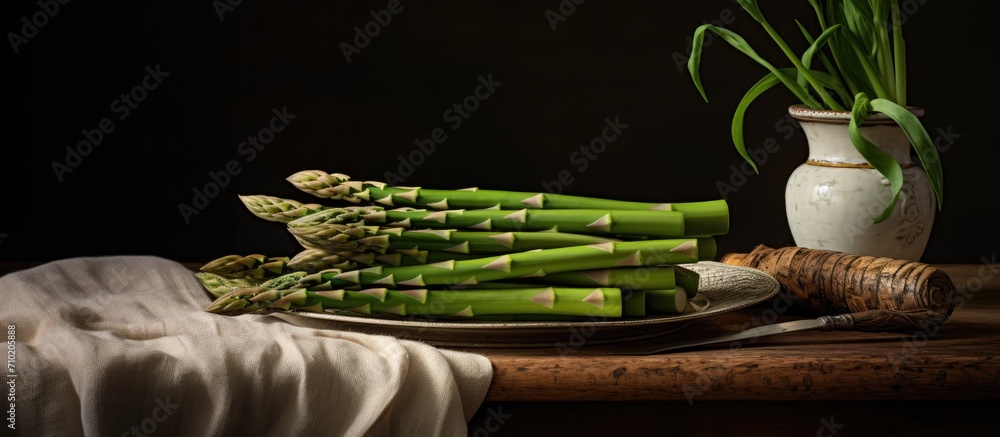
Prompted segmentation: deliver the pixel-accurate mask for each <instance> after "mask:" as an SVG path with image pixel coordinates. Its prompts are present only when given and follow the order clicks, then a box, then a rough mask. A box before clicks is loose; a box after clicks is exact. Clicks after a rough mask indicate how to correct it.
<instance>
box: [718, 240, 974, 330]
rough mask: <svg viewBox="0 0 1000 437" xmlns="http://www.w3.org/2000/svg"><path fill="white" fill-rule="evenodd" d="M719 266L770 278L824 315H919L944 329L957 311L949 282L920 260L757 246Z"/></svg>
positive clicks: (798, 302)
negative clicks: (748, 269) (747, 269)
mask: <svg viewBox="0 0 1000 437" xmlns="http://www.w3.org/2000/svg"><path fill="white" fill-rule="evenodd" d="M720 262H722V263H724V264H729V265H736V266H744V267H752V268H756V269H758V270H761V271H763V272H765V273H767V274H769V275H771V276H772V277H774V278H775V279H777V280H778V282H779V283H780V284H781V288H782V292H784V293H786V294H787V295H789V296H790V297H791V298H792V299H793V300H794V301H795V302H796V305H797V306H801V307H804V308H806V309H809V310H812V311H815V312H817V313H820V314H825V315H836V314H844V313H862V312H865V311H873V310H874V311H878V312H881V313H883V314H886V313H891V314H897V315H903V316H904V317H905V316H906V314H919V316H918V318H919V320H920V321H921V323H932V324H935V325H943V324H944V323H946V322H947V321H948V319H949V318H950V317H951V313H952V311H953V310H954V308H955V293H956V288H955V284H954V282H952V280H951V277H949V276H948V274H947V273H945V272H944V271H943V270H941V269H938V268H936V267H933V266H931V265H928V264H925V263H921V262H916V261H910V260H904V259H895V258H886V257H875V256H862V255H850V254H846V253H842V252H836V251H830V250H820V249H809V248H804V247H797V246H788V247H782V248H779V249H774V248H771V247H768V246H765V245H758V246H757V247H755V248H754V249H753V251H751V252H750V253H729V254H726V255H724V256H723V257H722V258H721V259H720ZM869 314H871V313H869Z"/></svg>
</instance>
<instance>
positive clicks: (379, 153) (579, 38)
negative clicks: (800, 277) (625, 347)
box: [0, 0, 1000, 262]
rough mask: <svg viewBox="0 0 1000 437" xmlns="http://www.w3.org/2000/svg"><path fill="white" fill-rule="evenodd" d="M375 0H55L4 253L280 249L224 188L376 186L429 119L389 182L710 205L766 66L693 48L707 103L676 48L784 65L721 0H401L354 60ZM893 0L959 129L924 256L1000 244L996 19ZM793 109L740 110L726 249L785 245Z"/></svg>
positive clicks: (793, 7) (774, 15)
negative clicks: (123, 104)
mask: <svg viewBox="0 0 1000 437" xmlns="http://www.w3.org/2000/svg"><path fill="white" fill-rule="evenodd" d="M216 3H217V4H225V3H224V0H223V2H216ZM387 3H388V2H387V1H383V0H374V1H371V0H366V1H351V2H294V1H292V2H262V1H254V0H245V1H243V2H242V3H241V4H239V5H237V6H235V7H234V8H233V10H231V11H223V15H222V17H221V19H220V15H219V12H218V11H217V10H216V8H215V6H213V2H210V1H207V0H206V1H202V2H70V3H67V4H65V5H60V6H59V10H58V12H57V13H56V14H55V15H54V16H52V17H51V18H49V19H48V20H47V22H46V23H45V25H44V26H42V27H40V28H38V29H37V34H36V35H34V36H33V37H31V38H30V39H29V40H28V43H27V44H21V45H19V46H18V52H17V53H14V49H13V48H12V47H11V46H10V44H8V46H7V48H5V49H4V51H5V52H6V55H5V57H6V60H5V61H4V63H5V65H6V66H7V68H5V70H6V71H7V73H8V74H7V77H8V79H7V80H6V81H5V88H6V89H7V93H6V94H5V95H6V96H8V97H7V98H6V99H5V100H6V101H7V107H8V108H10V110H11V112H9V113H8V115H7V116H6V117H5V119H6V120H7V124H8V126H7V132H8V135H9V136H8V139H7V141H6V142H5V145H4V149H5V153H4V158H3V161H2V162H3V168H2V172H0V174H2V178H3V179H2V182H3V188H4V198H3V200H4V202H3V204H4V213H3V214H2V216H0V261H47V260H54V259H59V258H64V257H74V256H97V255H116V254H148V255H157V256H163V257H167V258H171V259H175V260H178V261H191V262H204V261H207V260H209V259H212V258H215V257H218V256H222V255H226V254H230V253H240V254H247V253H266V254H268V255H272V256H285V255H293V254H294V253H295V252H297V251H298V249H299V246H298V245H297V244H296V243H295V242H294V241H293V240H292V239H291V238H290V236H289V235H288V234H287V233H286V232H285V231H284V229H283V227H282V226H281V225H280V224H277V223H271V222H265V221H263V220H260V219H257V218H255V217H253V216H251V215H250V213H249V212H247V211H246V210H245V209H244V207H243V206H242V204H241V203H240V202H239V200H238V199H237V195H238V194H270V195H276V196H281V197H287V198H294V199H297V200H300V201H316V200H317V199H315V198H312V197H311V196H309V195H306V194H304V193H301V192H299V191H297V190H295V189H294V188H293V187H292V186H291V185H290V184H288V183H287V182H286V181H285V180H284V179H285V177H287V176H289V175H291V174H292V173H294V172H296V171H299V170H306V169H321V170H325V171H329V172H341V173H346V174H348V175H350V176H352V177H353V178H354V179H361V180H385V179H386V178H387V177H386V172H387V171H394V172H396V173H397V174H399V172H398V165H399V160H398V158H397V157H398V156H400V155H403V156H406V155H408V154H409V153H411V152H412V151H414V150H416V146H415V145H414V140H418V139H423V138H427V137H429V136H430V135H431V132H432V131H433V130H434V129H435V128H443V129H444V130H445V131H446V133H447V140H446V141H445V142H444V143H442V144H440V145H439V146H437V148H436V149H435V151H434V153H432V154H431V155H430V156H427V157H426V160H424V162H423V163H422V164H421V165H419V166H417V167H416V168H415V169H414V170H413V172H412V174H409V175H408V176H406V177H405V181H404V182H403V184H404V185H420V186H424V187H433V188H462V187H467V186H479V187H481V188H494V189H508V190H519V191H542V190H543V189H544V188H543V185H542V184H543V183H544V182H547V181H553V180H555V179H556V178H557V176H558V174H559V172H560V171H563V170H568V171H570V172H571V174H572V176H573V183H571V184H569V185H566V186H565V187H563V192H565V193H569V194H579V195H588V196H599V197H611V198H618V199H625V200H642V201H688V200H706V199H714V198H718V197H719V196H720V192H719V189H718V187H717V183H718V182H720V181H725V182H729V181H730V178H731V176H732V172H733V170H732V168H731V166H739V165H741V164H742V162H743V161H742V158H740V156H739V155H738V154H737V153H736V151H735V149H734V148H733V146H732V142H731V139H730V133H729V123H730V121H731V116H732V113H733V110H734V108H735V106H736V104H737V102H738V101H739V98H740V97H741V96H742V95H743V93H744V92H745V91H746V89H747V88H748V87H749V86H750V85H751V84H752V83H754V82H755V81H756V80H757V79H759V78H760V77H761V76H763V75H764V74H765V70H763V69H762V68H761V67H760V66H758V65H756V64H754V63H752V62H751V61H750V60H749V59H747V58H746V57H745V56H743V55H741V54H739V53H738V52H736V51H735V50H734V49H732V48H731V47H729V46H728V45H725V44H723V43H722V42H716V43H715V44H711V45H709V46H707V47H706V52H705V61H704V64H703V74H704V82H705V85H706V88H707V90H708V93H709V97H710V98H711V99H712V101H711V103H705V102H704V101H702V99H701V97H700V96H699V95H698V94H697V91H696V89H695V87H694V86H693V84H692V82H691V79H690V76H688V74H687V72H686V70H683V71H682V70H681V69H680V68H679V67H678V65H677V64H676V63H675V60H674V56H673V55H674V54H675V53H677V54H684V53H685V52H686V49H687V44H688V40H687V39H686V38H688V37H689V36H690V35H691V33H692V32H693V30H694V29H695V27H696V26H697V25H698V24H700V23H702V22H703V21H706V20H712V19H718V18H720V17H723V18H725V19H727V20H729V19H732V21H731V23H730V24H729V26H728V27H730V28H731V29H733V30H735V31H737V32H739V33H741V34H742V35H744V36H745V37H746V38H747V39H748V40H750V41H751V43H753V44H754V46H755V48H756V50H757V51H758V52H759V53H760V54H761V55H763V56H764V57H766V58H768V59H771V60H772V61H775V63H776V64H779V65H781V66H784V65H786V63H784V62H778V60H779V59H781V58H780V53H779V52H778V51H777V50H776V49H775V47H774V45H773V44H771V43H770V39H769V38H767V36H766V34H764V33H763V31H762V30H760V28H759V26H758V25H757V23H755V22H754V21H753V20H752V19H751V18H750V17H749V16H748V15H746V14H745V13H743V12H742V11H740V10H738V8H737V6H736V5H735V3H734V2H731V1H728V0H717V1H704V0H699V1H653V0H646V1H598V0H590V1H587V2H585V3H583V4H581V5H578V6H576V7H575V11H572V13H571V14H567V15H565V18H566V20H565V21H561V22H557V23H556V27H555V30H553V28H552V27H551V26H550V23H549V20H548V19H547V18H546V11H553V12H556V11H558V8H559V5H560V2H559V1H557V0H548V1H492V2H485V1H482V2H472V1H449V2H445V1H431V0H416V1H412V2H410V1H405V0H404V1H403V2H402V3H401V5H402V11H400V12H399V13H398V14H394V15H392V19H391V21H390V22H389V24H388V25H387V26H385V27H384V28H382V29H381V30H380V32H379V34H378V35H377V36H375V37H374V38H372V39H371V41H370V42H369V43H368V45H367V46H365V47H364V48H361V52H360V53H357V54H354V55H353V56H352V57H351V60H352V62H350V63H348V62H347V61H346V60H345V57H344V54H343V52H342V49H341V43H344V42H346V43H351V41H352V39H354V36H355V30H354V27H355V26H359V27H363V26H365V25H366V23H368V22H369V21H372V16H371V14H370V11H371V10H382V9H385V8H386V6H387ZM563 3H567V4H569V2H568V1H564V2H563ZM761 3H762V8H764V10H765V14H766V15H767V16H769V17H770V20H771V21H772V23H773V24H774V25H775V26H776V27H777V28H778V30H779V31H780V32H781V33H782V34H784V35H785V36H786V38H787V39H788V40H789V41H792V42H793V45H794V46H795V48H796V50H801V49H802V43H801V38H798V35H799V33H798V31H797V29H796V28H795V26H794V23H793V21H792V20H793V18H800V19H802V20H803V21H804V22H805V23H806V24H807V25H809V26H813V24H814V21H813V17H814V16H813V14H812V11H811V9H810V8H809V6H808V3H807V2H805V1H795V2H778V1H762V2H761ZM903 3H904V6H906V7H907V8H909V11H911V12H912V13H911V14H910V15H909V19H908V20H907V22H906V26H905V28H904V29H905V30H904V31H905V34H906V37H907V41H908V44H909V52H908V53H909V61H910V64H909V68H910V70H909V71H910V76H909V85H910V87H909V90H910V103H912V104H916V105H919V106H923V107H924V108H926V109H927V114H926V116H925V117H924V122H925V124H926V125H927V126H928V128H929V129H930V130H931V131H932V136H934V135H935V133H936V131H937V129H939V128H940V129H949V128H950V129H951V132H953V133H956V134H960V138H958V139H957V140H956V141H955V142H954V144H951V145H950V146H949V148H948V150H946V151H943V152H942V162H943V166H944V174H945V193H946V195H945V202H944V209H943V210H942V211H941V212H940V213H939V215H938V219H937V222H936V223H935V225H934V229H933V230H932V234H931V238H930V243H929V245H928V248H927V251H926V253H925V256H924V261H927V262H980V260H981V258H982V257H984V256H985V257H987V258H989V257H991V256H993V255H994V254H995V253H996V251H997V247H998V246H1000V244H998V243H1000V237H998V236H997V234H996V232H995V231H994V228H995V225H996V224H997V223H998V214H997V212H995V211H996V208H995V206H994V205H993V203H994V201H995V199H996V197H997V196H996V193H995V188H994V187H995V184H994V180H995V170H994V168H995V165H996V162H997V157H998V151H997V147H996V142H995V140H994V134H993V132H992V131H993V130H994V128H995V126H996V122H995V120H993V119H992V117H993V115H992V113H991V112H989V111H987V110H986V108H988V107H989V105H990V104H991V103H992V102H993V101H994V100H995V98H996V97H997V92H996V89H995V85H994V83H995V79H994V76H995V72H994V71H993V70H992V69H991V68H992V67H990V66H989V65H990V64H989V63H987V60H988V59H989V57H991V56H993V55H994V54H995V53H996V49H995V47H994V42H995V35H994V31H993V30H992V28H991V26H990V25H989V21H990V20H995V17H997V16H1000V15H998V12H1000V5H998V4H997V3H996V2H976V1H971V0H962V1H954V0H953V1H947V2H945V1H934V0H926V1H916V0H910V1H904V2H903ZM2 7H3V9H4V14H3V16H4V19H3V21H2V22H0V23H2V25H3V27H4V29H3V30H5V31H6V32H14V33H20V32H21V31H22V27H23V22H22V21H21V17H28V19H29V20H30V19H31V16H32V15H33V14H35V13H37V12H38V11H40V10H42V9H41V7H40V6H39V4H38V3H37V2H36V1H25V0H18V1H10V2H4V5H3V6H2ZM564 12H565V10H564ZM10 35H11V34H10V33H8V43H9V42H10V38H11V36H10ZM157 65H159V66H160V69H161V70H162V71H164V72H167V73H169V76H166V77H164V78H163V81H162V83H160V84H159V85H158V86H157V88H156V89H154V90H151V91H149V92H148V95H147V96H146V99H145V100H143V101H142V102H140V103H138V104H137V106H136V108H134V109H133V110H132V111H131V112H130V113H129V115H128V117H127V118H125V119H122V120H119V119H118V118H117V116H118V115H120V114H119V113H115V112H113V110H112V109H111V106H112V104H113V102H114V101H115V100H116V99H118V98H119V96H120V94H122V93H124V92H128V91H129V90H131V89H132V88H133V87H134V86H136V85H139V84H140V83H141V82H142V79H143V77H144V76H145V75H146V71H145V69H146V67H147V66H149V67H155V66H157ZM491 74H492V77H493V79H494V80H495V81H498V82H500V83H502V85H501V86H500V87H499V88H497V89H496V91H495V93H494V94H492V95H491V96H490V97H489V98H488V99H487V100H485V101H482V102H481V104H480V106H479V108H478V109H477V110H476V111H475V112H474V113H472V114H471V116H470V117H469V118H468V119H467V120H464V121H463V123H462V124H461V126H459V127H458V129H454V130H453V129H451V123H450V122H446V121H445V120H443V113H444V111H445V110H447V109H449V108H450V107H451V106H452V105H453V104H455V103H456V102H460V101H461V100H463V99H464V98H466V97H467V96H469V95H471V94H472V93H473V92H474V90H475V88H476V86H477V85H478V83H479V81H478V78H479V77H480V76H483V77H487V76H489V75H491ZM792 103H794V102H793V101H792V100H791V95H790V94H789V93H787V92H786V91H785V90H784V89H781V90H775V91H772V92H770V93H768V94H766V95H765V96H764V97H763V98H762V99H760V100H758V101H757V102H756V103H755V105H754V108H753V109H752V111H751V113H750V114H749V118H748V120H747V143H748V146H749V147H750V148H757V147H760V146H761V145H762V144H763V143H764V141H765V139H767V138H769V137H774V138H776V139H777V140H778V142H779V144H780V147H781V148H780V150H779V151H778V152H777V153H775V154H772V155H770V156H769V157H768V161H767V162H766V163H764V165H762V166H761V173H760V174H759V175H754V176H750V177H748V178H746V180H745V182H744V181H739V182H740V183H741V185H739V186H738V190H737V191H736V192H733V193H730V194H728V195H727V200H728V201H729V204H730V208H731V215H732V226H731V229H730V232H729V233H728V234H727V235H725V236H722V237H720V238H719V239H718V242H719V246H720V247H719V249H720V253H725V252H732V251H748V250H750V249H752V247H753V246H754V245H756V244H758V243H765V244H769V245H772V246H782V245H787V244H793V242H792V238H791V234H790V232H789V230H788V226H787V223H786V221H785V213H784V203H783V202H784V201H783V195H784V185H785V181H786V179H787V177H788V175H789V174H790V173H791V172H792V170H793V169H794V168H795V167H796V166H797V165H799V164H800V163H801V162H803V161H804V159H805V157H806V146H805V137H804V135H803V134H802V133H801V132H796V133H795V134H794V135H792V136H790V137H788V138H786V137H785V135H786V133H787V132H789V131H787V130H778V129H777V128H776V126H775V123H776V122H778V120H781V119H782V118H784V115H785V111H786V107H787V106H788V105H789V104H792ZM274 108H277V109H279V110H280V109H282V108H287V112H289V113H292V114H295V118H294V119H293V120H291V122H290V124H289V125H288V126H287V128H286V129H284V130H283V131H282V132H279V133H276V134H275V138H274V140H273V141H272V142H271V143H270V144H268V145H267V146H266V148H265V149H263V150H261V151H259V153H258V154H257V156H256V159H254V160H253V161H252V162H247V161H246V159H245V158H246V155H244V154H241V153H240V149H239V144H240V142H241V141H244V140H245V139H246V137H247V136H248V135H254V134H256V133H257V132H258V131H259V130H260V129H262V128H265V127H266V126H267V124H268V122H269V121H270V119H271V117H272V115H273V114H272V109H274ZM616 116H617V117H620V120H621V122H622V123H626V124H628V128H627V130H625V132H624V133H623V135H621V137H620V138H618V139H617V140H616V141H614V142H613V143H611V144H610V145H609V146H608V147H607V150H606V151H604V152H603V153H602V154H600V155H599V156H598V157H597V159H596V160H594V161H592V162H589V166H588V167H587V168H586V169H585V170H584V171H580V167H579V165H578V164H577V163H573V162H571V161H570V157H571V155H572V154H573V152H574V151H576V150H578V149H579V148H580V147H581V146H582V145H585V144H587V143H589V141H590V140H591V139H592V138H594V137H595V136H597V135H599V134H600V132H601V130H602V128H603V127H604V120H605V118H606V117H610V118H614V117H616ZM105 117H108V118H111V119H112V120H113V122H114V125H115V129H114V131H113V132H111V133H108V134H106V135H104V138H103V140H102V142H101V144H100V145H99V146H97V147H96V148H94V150H93V151H92V153H90V154H89V155H88V156H85V157H83V159H82V161H81V162H80V163H79V165H78V166H77V167H76V168H74V169H73V170H72V172H70V173H64V174H63V175H62V181H60V180H59V179H58V178H57V176H56V172H55V171H54V170H53V167H52V163H53V162H66V154H67V152H66V147H67V146H72V145H75V144H77V143H78V142H79V141H81V140H83V139H84V136H83V134H82V132H81V131H82V130H92V129H95V128H97V127H98V126H99V122H100V121H101V119H102V118H105ZM231 160H236V161H237V162H238V163H239V166H240V172H239V174H236V175H233V176H232V177H231V178H230V180H229V181H228V184H226V186H225V187H223V188H222V189H221V191H220V192H219V193H218V195H217V196H215V197H214V198H211V199H209V201H208V202H207V206H204V205H203V206H204V208H202V209H200V210H199V213H198V214H197V215H191V216H189V217H188V219H189V220H185V217H184V216H183V215H182V214H181V212H180V210H179V205H180V204H182V203H185V204H187V205H192V202H193V197H194V196H195V194H194V192H195V190H204V189H205V186H206V184H209V183H210V182H212V177H211V175H210V173H211V172H219V171H222V170H224V169H225V167H226V164H227V162H229V161H231ZM400 175H401V176H404V175H402V174H400Z"/></svg>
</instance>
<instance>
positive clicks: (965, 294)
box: [0, 262, 1000, 437]
mask: <svg viewBox="0 0 1000 437" xmlns="http://www.w3.org/2000/svg"><path fill="white" fill-rule="evenodd" d="M34 265H37V263H30V262H29V263H0V273H3V272H9V271H13V270H17V269H21V268H27V267H32V266H34ZM185 265H188V266H189V267H191V268H192V269H196V268H197V267H198V266H200V264H198V263H185ZM936 267H939V268H942V269H944V270H945V271H946V272H948V274H949V275H950V276H951V277H952V279H953V280H954V282H955V284H956V285H957V287H958V289H959V296H960V299H961V300H960V301H959V306H958V308H957V309H956V311H955V313H954V314H953V316H952V318H951V319H950V320H949V321H948V323H947V324H945V325H943V326H941V327H940V329H927V330H924V331H923V332H917V333H916V334H915V335H912V336H910V335H901V334H892V333H861V332H822V331H803V332H793V333H788V334H784V335H778V336H771V337H761V338H759V339H757V340H756V341H754V342H752V343H751V342H747V343H746V344H742V345H741V347H739V348H730V345H729V344H724V345H716V346H703V347H699V348H695V349H689V350H680V351H675V352H671V353H669V354H661V355H649V356H618V355H608V353H607V352H608V350H609V349H610V348H614V347H618V346H614V345H587V344H586V343H584V344H582V345H580V347H579V348H571V349H566V348H562V349H559V350H557V349H555V348H517V349H513V348H501V349H481V348H470V349H458V350H466V351H470V352H474V353H480V354H484V355H486V356H487V357H489V358H490V360H491V361H492V362H493V366H494V378H493V383H492V385H491V388H490V390H489V392H488V394H487V398H486V402H484V404H483V405H482V407H481V408H480V410H479V411H478V412H477V414H476V416H475V417H473V419H472V420H471V421H470V423H469V435H471V436H476V437H478V436H505V435H509V436H531V435H544V436H563V435H574V436H577V435H588V436H589V435H599V436H606V435H612V436H615V435H628V436H633V435H670V436H679V435H720V436H723V435H725V436H731V435H767V436H780V435H809V436H812V435H817V436H833V435H842V436H851V435H878V436H885V435H906V436H915V435H916V436H919V435H961V436H968V435H994V434H995V431H994V428H996V426H995V425H994V416H996V415H997V412H1000V359H998V358H996V357H997V355H998V354H1000V265H992V264H980V265H974V264H969V265H937V266H936ZM775 302H777V299H776V300H774V301H769V302H766V303H764V304H761V305H757V306H754V307H751V308H746V309H744V310H740V311H738V312H733V313H728V314H724V315H720V316H715V317H712V318H706V319H699V320H696V321H694V322H692V323H691V324H690V325H688V326H686V327H685V328H684V329H683V330H682V331H680V332H677V333H675V334H671V335H669V336H665V337H660V339H659V340H657V339H653V340H647V341H652V342H655V341H674V340H683V339H686V338H699V337H705V336H711V335H717V334H723V333H729V332H735V331H740V330H742V329H744V328H746V327H749V326H755V325H760V324H763V323H774V322H783V321H789V320H796V319H802V318H807V317H808V315H806V314H802V313H801V312H797V311H795V310H788V311H775V308H778V309H780V310H783V309H784V306H782V305H775ZM569 334H570V333H569V332H568V333H567V335H568V336H569ZM567 338H569V337H567Z"/></svg>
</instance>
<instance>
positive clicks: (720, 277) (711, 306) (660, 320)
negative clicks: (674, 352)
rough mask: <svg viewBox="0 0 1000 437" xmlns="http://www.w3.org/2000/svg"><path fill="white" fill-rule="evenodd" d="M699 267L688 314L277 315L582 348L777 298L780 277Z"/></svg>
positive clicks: (495, 343)
mask: <svg viewBox="0 0 1000 437" xmlns="http://www.w3.org/2000/svg"><path fill="white" fill-rule="evenodd" d="M683 266H684V267H686V268H689V269H691V270H694V271H696V272H698V274H699V275H700V284H699V290H698V295H697V296H696V297H695V298H693V299H691V300H690V301H688V308H687V310H686V311H685V312H684V313H683V314H671V315H659V316H649V317H635V318H622V319H611V320H596V319H595V320H586V321H572V322H570V321H498V322H492V321H490V322H487V321H464V320H428V319H426V318H404V317H391V316H368V315H361V314H354V313H347V312H336V313H334V312H330V313H312V312H296V311H292V312H277V313H272V316H274V317H278V318H281V319H282V320H284V321H286V322H289V323H292V324H295V325H299V326H306V327H310V328H321V329H336V330H344V331H356V332H363V333H368V334H380V335H391V336H394V337H399V338H406V339H412V340H419V341H423V342H427V343H431V344H435V345H441V346H453V347H553V346H554V347H557V348H558V347H576V346H575V345H578V344H582V343H586V344H602V343H613V342H623V341H632V340H640V339H644V338H651V337H657V336H661V335H667V334H670V333H672V332H676V331H678V330H679V329H682V328H683V327H684V326H686V325H687V324H688V323H689V322H690V321H692V320H695V319H700V318H704V317H710V316H714V315H717V314H723V313H727V312H731V311H736V310H739V309H742V308H746V307H749V306H752V305H756V304H758V303H761V302H764V301H766V300H768V299H770V298H772V297H774V296H775V295H776V294H777V293H778V290H779V288H780V285H779V284H778V281H777V280H775V279H774V278H772V277H771V276H769V275H767V274H766V273H764V272H762V271H760V270H756V269H751V268H747V267H739V266H731V265H728V264H722V263H718V262H714V261H701V262H698V263H693V264H684V265H683Z"/></svg>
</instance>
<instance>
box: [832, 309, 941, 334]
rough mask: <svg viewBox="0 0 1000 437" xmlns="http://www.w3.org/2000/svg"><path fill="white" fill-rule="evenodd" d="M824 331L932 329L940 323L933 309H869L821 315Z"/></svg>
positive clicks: (912, 330)
mask: <svg viewBox="0 0 1000 437" xmlns="http://www.w3.org/2000/svg"><path fill="white" fill-rule="evenodd" d="M820 320H821V321H823V322H824V323H825V324H824V325H823V330H824V331H868V332H892V331H898V332H910V333H912V332H914V331H919V330H929V329H934V328H933V327H934V326H937V325H938V324H940V322H939V321H938V320H939V317H938V313H937V312H936V311H934V310H910V311H893V310H869V311H862V312H860V313H847V314H838V315H835V316H823V317H820Z"/></svg>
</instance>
